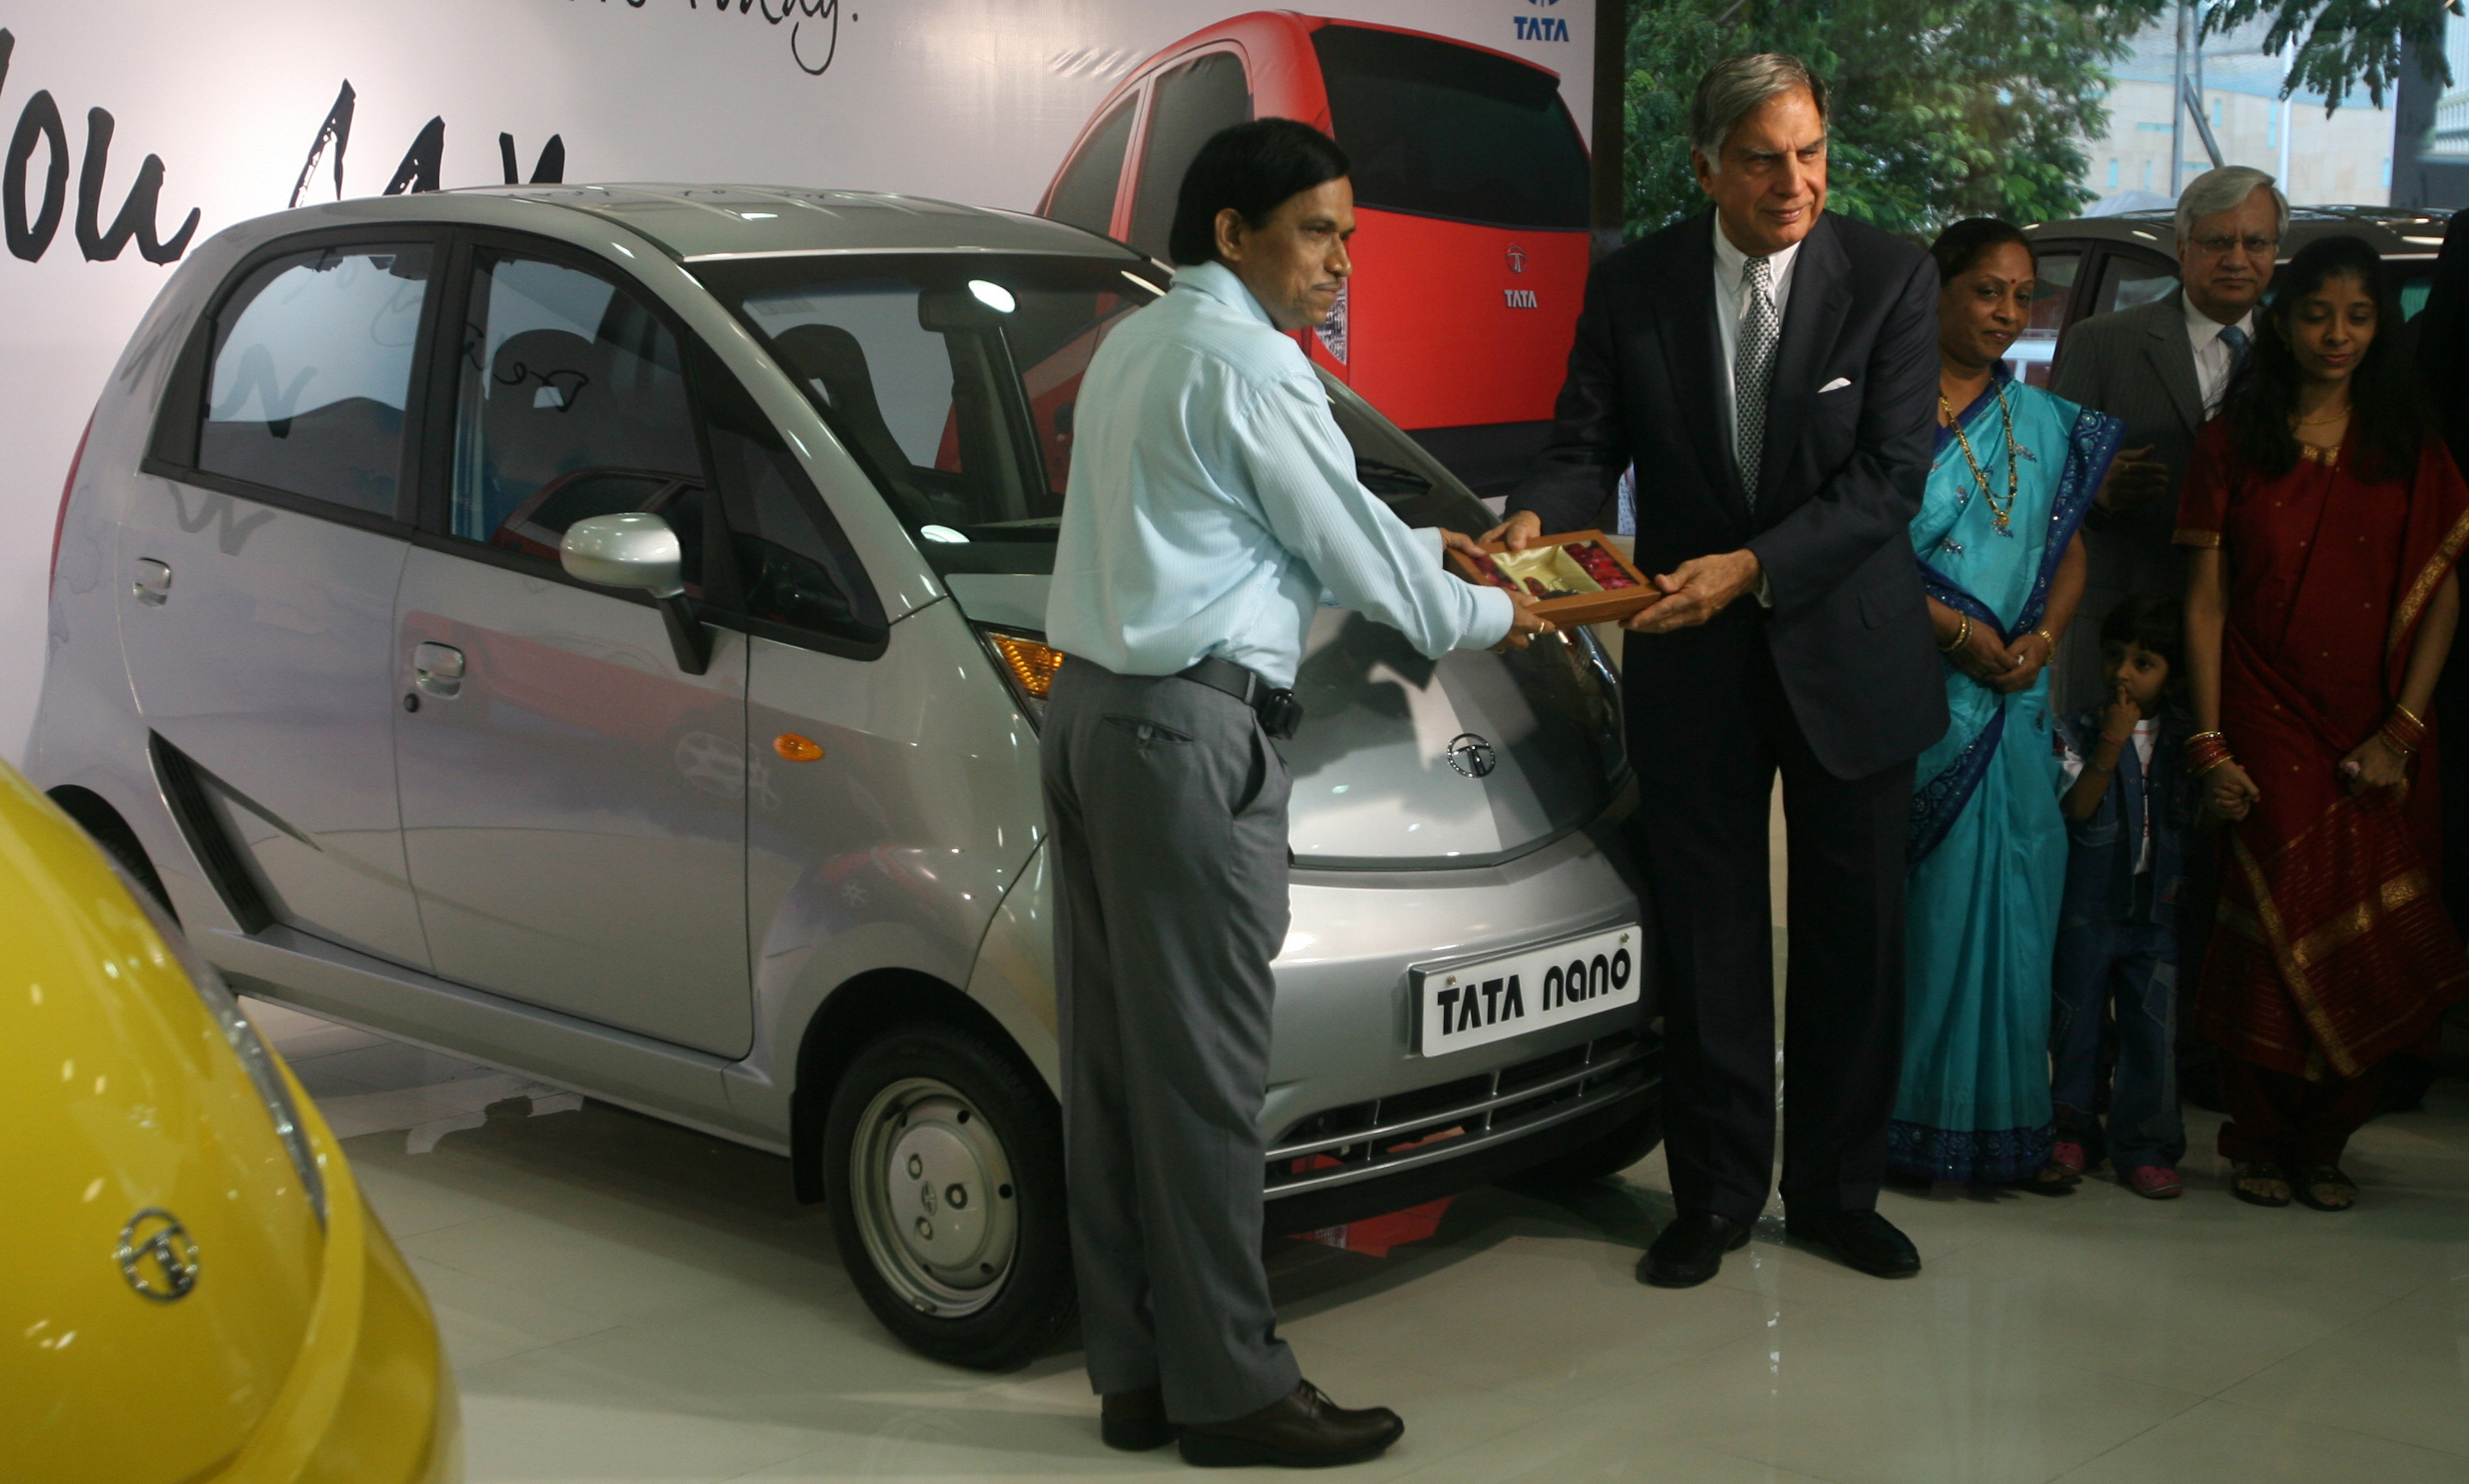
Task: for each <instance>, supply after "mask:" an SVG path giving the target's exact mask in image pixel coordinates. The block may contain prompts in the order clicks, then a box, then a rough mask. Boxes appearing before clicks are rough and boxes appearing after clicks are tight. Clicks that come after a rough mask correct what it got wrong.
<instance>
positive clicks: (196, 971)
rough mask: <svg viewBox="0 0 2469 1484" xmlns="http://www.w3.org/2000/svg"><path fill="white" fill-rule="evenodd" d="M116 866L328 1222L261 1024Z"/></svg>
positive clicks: (317, 1176) (311, 1157)
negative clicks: (244, 1074)
mask: <svg viewBox="0 0 2469 1484" xmlns="http://www.w3.org/2000/svg"><path fill="white" fill-rule="evenodd" d="M111 868H112V871H113V873H114V874H115V875H117V876H119V878H120V884H121V886H122V887H123V888H125V889H126V890H127V893H128V896H129V900H130V901H132V902H136V903H137V906H138V910H140V911H142V912H144V913H145V914H146V919H147V921H148V922H150V923H152V924H153V925H154V935H155V936H156V937H158V938H160V939H162V940H163V946H164V947H167V948H169V949H170V950H171V952H172V956H173V959H174V960H176V961H177V962H178V963H179V966H180V968H181V969H182V970H184V971H185V972H186V973H187V974H188V976H189V984H190V986H191V987H192V988H194V989H195V990H196V992H197V998H199V999H201V1000H203V1001H205V1004H206V1009H207V1011H208V1012H209V1013H210V1014H212V1015H213V1016H214V1017H215V1024H216V1025H217V1026H218V1027H219V1029H220V1030H221V1031H222V1033H223V1039H224V1040H225V1041H226V1042H228V1043H229V1044H230V1046H231V1049H232V1055H234V1056H236V1057H238V1058H240V1064H241V1065H242V1066H243V1067H245V1068H247V1070H248V1080H249V1081H250V1082H251V1083H253V1084H256V1087H257V1095H258V1097H259V1098H260V1099H262V1100H263V1101H264V1102H265V1111H266V1116H267V1117H269V1118H271V1119H273V1120H274V1132H275V1136H276V1137H278V1138H280V1139H281V1140H282V1141H283V1149H284V1152H285V1153H288V1154H289V1155H290V1156H291V1168H292V1169H293V1170H294V1171H296V1172H297V1173H298V1174H299V1176H300V1189H301V1191H302V1192H303V1193H304V1194H306V1195H307V1196H308V1198H309V1208H310V1209H311V1210H312V1211H314V1212H316V1213H317V1224H318V1225H319V1226H324V1225H325V1224H326V1175H325V1172H324V1171H323V1170H321V1169H319V1168H318V1165H317V1153H316V1151H315V1150H313V1149H312V1148H310V1146H309V1133H308V1130H305V1129H303V1128H301V1127H300V1110H299V1108H298V1107H295V1106H294V1105H293V1103H292V1101H291V1088H290V1087H289V1085H288V1084H286V1083H285V1082H284V1080H283V1073H282V1072H281V1071H279V1070H277V1069H276V1067H275V1064H274V1053H273V1052H272V1051H270V1050H268V1049H266V1044H265V1038H264V1037H262V1036H260V1035H258V1034H257V1027H256V1026H254V1025H251V1024H250V1023H249V1020H248V1016H246V1015H245V1014H243V1013H242V1010H241V1008H240V1001H239V1000H238V999H237V998H235V997H234V996H233V994H232V992H231V987H230V986H228V985H226V984H224V983H223V976H222V975H221V974H219V973H217V972H216V971H215V966H214V965H212V964H209V963H207V962H206V961H205V960H204V959H203V958H202V957H200V956H198V953H197V950H196V947H195V946H193V945H192V944H191V943H190V942H189V938H188V935H187V934H186V933H183V932H182V931H180V927H179V925H178V924H176V923H174V922H173V921H172V916H171V914H170V913H168V912H166V911H164V910H163V907H162V904H161V903H159V902H156V901H155V900H154V898H153V895H152V894H151V893H150V892H148V891H147V890H146V888H144V887H143V886H140V885H138V884H137V883H136V882H135V881H132V880H130V879H128V875H127V873H126V872H124V871H122V870H121V869H120V864H119V862H117V861H113V862H111Z"/></svg>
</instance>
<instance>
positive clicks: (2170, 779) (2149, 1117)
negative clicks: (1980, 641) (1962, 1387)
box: [2050, 594, 2194, 1200]
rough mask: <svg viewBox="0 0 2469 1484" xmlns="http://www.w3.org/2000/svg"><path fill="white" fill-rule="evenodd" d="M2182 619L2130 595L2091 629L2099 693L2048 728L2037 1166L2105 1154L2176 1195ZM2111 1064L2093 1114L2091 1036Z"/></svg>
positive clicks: (2139, 1180)
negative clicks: (2057, 792)
mask: <svg viewBox="0 0 2469 1484" xmlns="http://www.w3.org/2000/svg"><path fill="white" fill-rule="evenodd" d="M2184 632H2185V628H2184V619H2183V617H2182V615H2181V609H2180V606H2179V602H2178V600H2177V599H2176V598H2174V597H2163V596H2157V595H2152V594H2138V595H2135V596H2131V597H2129V598H2127V599H2126V600H2125V601H2123V602H2121V603H2120V604H2118V605H2117V606H2116V607H2115V608H2113V609H2111V612H2110V614H2109V616H2108V617H2107V618H2106V619H2104V620H2102V622H2101V626H2100V651H2101V668H2102V674H2103V676H2104V678H2105V679H2106V680H2107V681H2108V683H2109V688H2110V690H2109V699H2108V701H2107V702H2106V703H2105V704H2103V705H2099V706H2092V707H2088V708H2086V709H2084V710H2082V711H2078V712H2076V713H2074V714H2073V715H2071V716H2068V717H2065V718H2062V719H2060V720H2059V722H2058V749H2059V761H2060V764H2061V765H2062V767H2063V768H2064V771H2065V780H2066V784H2065V795H2064V797H2063V798H2062V799H2061V800H2060V807H2061V809H2062V810H2063V811H2064V812H2065V817H2066V834H2067V844H2068V847H2069V848H2068V851H2067V858H2066V890H2065V904H2064V906H2063V907H2062V908H2061V910H2060V913H2059V917H2058V947H2057V958H2056V965H2055V970H2054V978H2055V997H2056V1003H2055V1005H2054V1013H2053V1014H2052V1016H2051V1017H2050V1040H2051V1043H2052V1044H2051V1048H2050V1049H2051V1060H2052V1063H2053V1070H2054V1082H2053V1085H2052V1088H2051V1092H2052V1096H2053V1098H2054V1101H2055V1102H2056V1104H2057V1123H2058V1138H2057V1144H2056V1147H2055V1149H2054V1150H2053V1152H2052V1155H2051V1157H2052V1158H2053V1159H2054V1160H2055V1161H2056V1162H2057V1163H2059V1164H2062V1165H2065V1166H2066V1167H2068V1168H2070V1169H2072V1170H2074V1171H2076V1172H2077V1173H2082V1172H2084V1171H2087V1170H2089V1169H2090V1168H2091V1167H2092V1166H2094V1165H2097V1164H2098V1163H2100V1161H2101V1159H2102V1157H2103V1156H2104V1155H2106V1156H2107V1157H2108V1158H2109V1160H2110V1161H2111V1163H2112V1164H2113V1165H2114V1166H2115V1167H2116V1170H2117V1175H2118V1178H2119V1179H2120V1180H2121V1181H2122V1182H2123V1183H2124V1184H2125V1186H2126V1188H2127V1189H2129V1190H2131V1191H2133V1192H2134V1193H2135V1194H2136V1195H2138V1196H2143V1197H2147V1198H2149V1199H2154V1200H2166V1199H2170V1198H2172V1197H2175V1196H2177V1195H2178V1194H2180V1192H2181V1185H2180V1183H2179V1180H2178V1161H2179V1160H2180V1159H2181V1158H2183V1157H2184V1156H2185V1153H2186V1125H2185V1120H2184V1119H2183V1118H2182V1117H2181V1115H2180V1113H2179V1109H2178V1062H2177V1039H2178V947H2177V937H2176V915H2177V906H2178V898H2179V895H2180V892H2181V889H2182V887H2183V885H2184V880H2185V876H2184V866H2183V861H2184V857H2185V850H2184V846H2185V839H2186V830H2187V826H2188V823H2189V820H2188V814H2189V807H2190V804H2191V802H2192V790H2191V789H2190V788H2188V786H2187V780H2186V777H2185V765H2184V762H2185V745H2186V739H2187V736H2188V734H2189V733H2190V732H2192V731H2193V729H2194V722H2193V719H2192V717H2191V715H2190V713H2189V712H2188V711H2187V709H2186V706H2185V703H2184V696H2185V686H2186V670H2185V661H2184V653H2185V651H2184V644H2183V639H2184ZM2112 1008H2113V1010H2114V1019H2115V1024H2116V1049H2117V1061H2116V1067H2115V1071H2114V1075H2113V1077H2112V1078H2111V1082H2110V1086H2109V1089H2108V1090H2109V1097H2108V1109H2109V1113H2108V1118H2107V1120H2106V1123H2105V1124H2104V1121H2103V1120H2102V1119H2101V1117H2100V1116H2099V1113H2098V1109H2099V1107H2100V1106H2101V1101H2102V1100H2101V1096H2100V1094H2101V1085H2100V1084H2101V1081H2102V1067H2101V1054H2100V1053H2101V1028H2102V1024H2103V1021H2104V1020H2105V1019H2107V1018H2109V1016H2107V1015H2106V1014H2105V1012H2109V1011H2111V1010H2112Z"/></svg>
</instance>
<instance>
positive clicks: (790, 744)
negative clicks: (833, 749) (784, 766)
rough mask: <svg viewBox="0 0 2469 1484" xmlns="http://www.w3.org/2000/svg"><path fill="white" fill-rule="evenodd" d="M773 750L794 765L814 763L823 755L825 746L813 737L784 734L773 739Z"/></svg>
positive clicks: (791, 733)
mask: <svg viewBox="0 0 2469 1484" xmlns="http://www.w3.org/2000/svg"><path fill="white" fill-rule="evenodd" d="M772 750H773V751H774V752H776V753H778V754H780V756H782V757H784V758H787V759H788V760H789V761H790V762H792V763H812V762H815V761H816V760H817V759H819V758H820V757H821V756H822V755H823V744H822V743H821V742H817V741H815V740H814V739H813V738H811V737H800V736H798V735H797V734H796V733H795V732H782V733H781V734H780V735H779V736H777V737H774V738H773V739H772Z"/></svg>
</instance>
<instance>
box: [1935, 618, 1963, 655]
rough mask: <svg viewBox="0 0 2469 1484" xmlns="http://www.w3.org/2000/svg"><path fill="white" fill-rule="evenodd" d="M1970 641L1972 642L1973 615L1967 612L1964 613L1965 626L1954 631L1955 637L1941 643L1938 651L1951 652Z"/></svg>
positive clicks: (1942, 652)
mask: <svg viewBox="0 0 2469 1484" xmlns="http://www.w3.org/2000/svg"><path fill="white" fill-rule="evenodd" d="M1970 642H1972V615H1971V614H1969V613H1966V614H1964V615H1963V627H1962V628H1958V629H1956V630H1955V631H1954V638H1953V639H1952V640H1951V641H1950V642H1949V643H1946V644H1941V645H1939V646H1938V647H1937V651H1938V652H1939V653H1940V654H1951V653H1953V652H1954V651H1957V650H1959V649H1962V648H1963V647H1964V646H1965V645H1966V644H1969V643H1970Z"/></svg>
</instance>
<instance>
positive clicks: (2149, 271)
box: [2010, 206, 2451, 386]
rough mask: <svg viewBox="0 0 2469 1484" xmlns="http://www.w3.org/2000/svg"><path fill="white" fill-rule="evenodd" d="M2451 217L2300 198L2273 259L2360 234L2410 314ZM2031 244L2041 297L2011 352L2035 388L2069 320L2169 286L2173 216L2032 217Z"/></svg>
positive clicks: (2174, 274)
mask: <svg viewBox="0 0 2469 1484" xmlns="http://www.w3.org/2000/svg"><path fill="white" fill-rule="evenodd" d="M2450 220H2451V218H2450V217H2448V216H2445V215H2430V214H2428V213H2425V212H2421V211H2415V210H2412V209H2411V208H2409V207H2403V206H2300V207H2296V208H2293V209H2292V210H2291V211H2290V213H2289V230H2288V231H2287V232H2285V233H2283V234H2282V235H2281V239H2280V261H2281V262H2282V263H2287V262H2288V261H2289V260H2290V259H2291V258H2292V257H2294V256H2295V255H2296V253H2297V251H2298V249H2300V248H2302V247H2304V246H2305V245H2306V244H2307V243H2309V242H2312V241H2315V240H2318V239H2319V238H2326V237H2357V238H2364V239H2365V240H2366V241H2367V243H2368V244H2370V245H2371V246H2372V247H2373V248H2374V249H2375V251H2377V252H2379V253H2381V254H2382V255H2383V259H2384V269H2385V271H2386V272H2387V273H2388V274H2389V275H2391V278H2392V280H2393V287H2394V288H2395V289H2396V290H2397V292H2398V293H2399V295H2400V304H2401V311H2402V312H2403V313H2404V314H2407V315H2410V316H2412V317H2414V316H2415V315H2416V313H2417V311H2418V310H2420V309H2422V308H2425V307H2426V295H2427V290H2428V289H2430V288H2432V287H2433V286H2434V254H2435V250H2436V249H2437V248H2439V247H2441V246H2442V245H2443V232H2444V228H2445V227H2446V226H2447V225H2448V224H2449V222H2450ZM2024 230H2025V231H2026V232H2028V233H2030V234H2031V237H2032V250H2033V252H2034V253H2035V254H2036V255H2037V256H2038V258H2039V259H2040V270H2041V299H2040V302H2039V303H2038V304H2037V305H2035V306H2034V307H2033V311H2032V324H2031V327H2030V328H2029V329H2028V330H2026V331H2024V332H2023V334H2022V335H2021V337H2020V338H2019V339H2017V340H2016V342H2015V346H2014V349H2013V351H2012V352H2011V353H2010V354H2012V355H2013V357H2014V359H2015V362H2016V369H2017V370H2018V371H2019V373H2020V374H2021V375H2022V376H2023V377H2024V379H2025V380H2028V381H2030V382H2031V383H2032V384H2033V385H2035V386H2046V385H2047V384H2048V381H2049V363H2050V361H2051V360H2053V359H2054V358H2055V357H2056V355H2057V351H2058V344H2059V342H2060V340H2061V339H2062V338H2063V337H2064V336H2065V331H2066V330H2067V328H2068V327H2070V326H2072V325H2074V324H2075V323H2076V322H2077V321H2079V320H2085V319H2088V318H2090V317H2091V316H2092V315H2095V314H2107V313H2109V312H2110V311H2111V310H2113V309H2125V308H2134V306H2135V305H2138V304H2148V303H2150V302H2151V301H2153V300H2155V299H2157V298H2160V297H2162V296H2163V295H2165V294H2167V293H2168V292H2169V291H2170V290H2171V289H2173V288H2176V287H2177V286H2178V224H2177V217H2176V215H2175V214H2174V213H2172V212H2166V211H2145V212H2120V213H2119V214H2118V215H2116V216H2114V217H2079V218H2077V219H2075V220H2073V221H2042V222H2035V223H2033V224H2032V225H2031V226H2029V227H2026V228H2025V229H2024Z"/></svg>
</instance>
